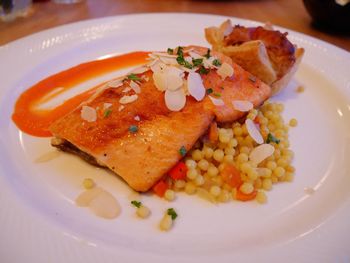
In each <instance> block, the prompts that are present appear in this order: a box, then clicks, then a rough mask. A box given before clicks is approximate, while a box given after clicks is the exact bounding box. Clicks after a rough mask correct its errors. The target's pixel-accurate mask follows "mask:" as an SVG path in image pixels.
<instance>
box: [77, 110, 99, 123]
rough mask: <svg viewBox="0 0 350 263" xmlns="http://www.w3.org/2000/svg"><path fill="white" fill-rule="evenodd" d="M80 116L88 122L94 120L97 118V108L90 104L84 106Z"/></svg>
mask: <svg viewBox="0 0 350 263" xmlns="http://www.w3.org/2000/svg"><path fill="white" fill-rule="evenodd" d="M80 116H81V118H82V119H83V120H85V121H87V122H94V121H96V119H97V113H96V110H95V109H94V108H92V107H90V106H83V107H82V108H81V112H80Z"/></svg>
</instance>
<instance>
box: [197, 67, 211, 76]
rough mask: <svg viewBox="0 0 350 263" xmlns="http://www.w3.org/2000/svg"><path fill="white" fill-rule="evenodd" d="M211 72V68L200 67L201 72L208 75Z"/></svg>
mask: <svg viewBox="0 0 350 263" xmlns="http://www.w3.org/2000/svg"><path fill="white" fill-rule="evenodd" d="M208 73H209V69H206V68H205V67H201V68H200V69H199V74H202V75H206V74H208Z"/></svg>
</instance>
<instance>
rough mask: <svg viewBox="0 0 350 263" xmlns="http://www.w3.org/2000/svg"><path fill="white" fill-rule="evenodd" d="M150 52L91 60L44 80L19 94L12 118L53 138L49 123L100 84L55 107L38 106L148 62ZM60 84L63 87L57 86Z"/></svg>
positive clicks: (29, 131) (31, 131)
mask: <svg viewBox="0 0 350 263" xmlns="http://www.w3.org/2000/svg"><path fill="white" fill-rule="evenodd" d="M147 55H148V52H132V53H128V54H124V55H120V56H115V57H111V58H106V59H102V60H95V61H90V62H86V63H83V64H80V65H77V66H75V67H72V68H70V69H67V70H64V71H62V72H59V73H57V74H54V75H52V76H50V77H48V78H46V79H43V80H41V81H40V82H38V83H36V84H35V85H33V86H32V87H30V88H29V89H27V90H25V91H24V92H23V93H22V94H21V95H20V96H19V98H18V99H17V101H16V104H15V107H14V112H13V114H12V120H13V121H14V123H15V124H16V126H17V127H18V128H19V129H20V130H21V131H23V132H25V133H27V134H30V135H33V136H37V137H50V136H52V134H51V133H50V131H49V127H50V125H51V124H52V123H53V122H54V121H56V120H57V119H59V118H60V117H62V116H64V115H66V114H67V113H69V112H71V111H72V110H74V109H75V108H76V107H78V106H79V105H80V104H81V103H82V102H83V101H85V100H87V99H88V98H89V97H90V96H91V95H93V94H94V92H95V91H96V89H97V88H98V87H99V86H100V85H98V86H96V87H93V88H91V89H89V90H87V91H85V92H83V93H81V94H78V95H76V96H74V97H72V98H70V99H68V100H66V101H64V102H63V103H62V104H60V105H58V106H57V107H55V108H51V109H45V110H43V109H39V108H38V105H40V104H42V103H45V102H47V101H49V100H51V99H53V98H54V97H57V96H58V95H59V94H61V93H63V92H65V91H67V90H69V89H72V88H73V87H75V86H76V85H79V84H81V83H83V82H85V81H87V80H90V79H93V78H96V77H98V76H101V75H104V74H107V73H109V72H112V71H115V70H119V69H122V68H127V67H131V66H135V65H139V64H142V63H145V61H146V58H147ZM58 87H60V89H57V88H58Z"/></svg>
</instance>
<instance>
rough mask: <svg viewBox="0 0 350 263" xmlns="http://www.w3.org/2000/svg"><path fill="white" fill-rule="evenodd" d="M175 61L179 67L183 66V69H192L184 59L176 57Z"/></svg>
mask: <svg viewBox="0 0 350 263" xmlns="http://www.w3.org/2000/svg"><path fill="white" fill-rule="evenodd" d="M176 61H177V63H179V65H182V66H184V67H185V68H189V69H192V68H193V66H192V65H191V63H190V62H188V61H186V60H185V59H184V57H180V56H178V57H177V58H176Z"/></svg>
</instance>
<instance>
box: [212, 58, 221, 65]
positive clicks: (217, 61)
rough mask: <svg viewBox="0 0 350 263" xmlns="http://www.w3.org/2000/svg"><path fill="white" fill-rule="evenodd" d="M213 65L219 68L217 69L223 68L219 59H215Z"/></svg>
mask: <svg viewBox="0 0 350 263" xmlns="http://www.w3.org/2000/svg"><path fill="white" fill-rule="evenodd" d="M213 65H214V66H217V67H220V66H221V62H220V60H218V59H214V61H213Z"/></svg>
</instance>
